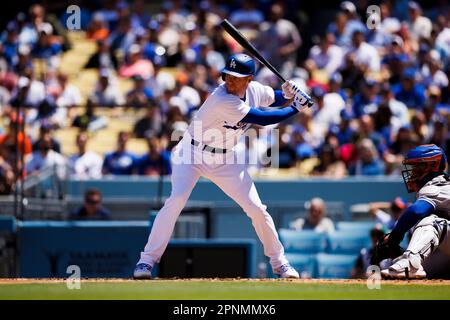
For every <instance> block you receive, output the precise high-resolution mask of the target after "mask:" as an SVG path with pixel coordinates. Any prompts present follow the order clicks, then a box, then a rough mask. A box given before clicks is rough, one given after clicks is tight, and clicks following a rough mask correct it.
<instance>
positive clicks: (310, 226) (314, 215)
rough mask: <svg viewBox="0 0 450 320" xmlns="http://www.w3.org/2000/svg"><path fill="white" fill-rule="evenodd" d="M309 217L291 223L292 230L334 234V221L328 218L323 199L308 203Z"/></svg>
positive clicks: (312, 200)
mask: <svg viewBox="0 0 450 320" xmlns="http://www.w3.org/2000/svg"><path fill="white" fill-rule="evenodd" d="M305 207H306V209H307V210H308V215H307V216H306V218H298V219H295V220H294V221H292V222H290V223H289V226H290V228H292V229H294V230H299V231H300V230H314V231H316V232H319V233H322V232H323V233H327V234H329V233H332V232H334V230H335V228H334V223H333V221H332V220H331V219H330V218H328V217H326V206H325V202H324V201H323V199H321V198H313V199H311V201H309V202H308V203H306V205H305Z"/></svg>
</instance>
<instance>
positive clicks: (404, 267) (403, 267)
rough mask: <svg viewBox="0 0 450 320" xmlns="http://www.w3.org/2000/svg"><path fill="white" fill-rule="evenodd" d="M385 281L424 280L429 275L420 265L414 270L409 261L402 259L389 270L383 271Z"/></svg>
mask: <svg viewBox="0 0 450 320" xmlns="http://www.w3.org/2000/svg"><path fill="white" fill-rule="evenodd" d="M381 276H382V277H383V278H384V279H424V278H426V277H427V273H426V272H425V270H424V269H423V267H422V266H421V265H420V266H419V267H418V268H414V267H413V266H412V265H411V263H410V261H409V260H408V259H405V258H403V259H400V260H398V261H397V262H395V263H394V264H393V265H392V266H390V267H389V268H387V269H384V270H381Z"/></svg>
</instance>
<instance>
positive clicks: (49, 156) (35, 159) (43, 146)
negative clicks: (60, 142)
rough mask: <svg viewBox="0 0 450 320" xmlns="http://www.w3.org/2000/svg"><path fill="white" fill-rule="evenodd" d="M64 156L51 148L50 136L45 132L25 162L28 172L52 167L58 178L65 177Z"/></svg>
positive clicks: (65, 164) (31, 172) (36, 172)
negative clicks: (35, 149) (37, 147)
mask: <svg viewBox="0 0 450 320" xmlns="http://www.w3.org/2000/svg"><path fill="white" fill-rule="evenodd" d="M66 166H67V160H66V158H65V157H64V156H63V155H62V154H60V153H58V152H56V151H53V150H52V137H51V136H50V134H46V135H44V136H43V137H42V139H41V140H40V142H39V149H38V150H37V151H34V152H33V153H32V155H31V157H30V158H29V159H28V160H27V162H26V170H27V172H28V174H39V172H40V171H41V170H44V169H49V170H50V169H52V170H55V172H56V174H57V175H58V177H59V178H60V179H65V178H66V172H67V170H66Z"/></svg>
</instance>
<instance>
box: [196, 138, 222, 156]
mask: <svg viewBox="0 0 450 320" xmlns="http://www.w3.org/2000/svg"><path fill="white" fill-rule="evenodd" d="M191 144H192V145H193V146H196V147H198V146H199V145H200V142H198V141H197V140H194V139H191ZM202 151H209V152H211V153H226V152H227V149H220V148H214V147H210V146H208V145H206V144H204V145H203V148H202Z"/></svg>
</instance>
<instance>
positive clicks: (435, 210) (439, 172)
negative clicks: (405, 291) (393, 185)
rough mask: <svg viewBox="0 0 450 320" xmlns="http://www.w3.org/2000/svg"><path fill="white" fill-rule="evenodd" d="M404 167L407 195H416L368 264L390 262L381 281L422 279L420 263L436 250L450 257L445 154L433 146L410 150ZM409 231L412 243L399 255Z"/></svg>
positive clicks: (448, 178)
mask: <svg viewBox="0 0 450 320" xmlns="http://www.w3.org/2000/svg"><path fill="white" fill-rule="evenodd" d="M403 165H404V166H405V170H403V171H402V175H403V180H404V182H405V184H406V188H407V190H408V192H417V195H416V201H415V202H414V204H413V205H412V206H410V207H409V208H408V209H406V211H405V212H404V213H403V215H402V216H401V217H400V219H399V220H398V222H397V224H396V225H395V227H394V229H393V230H392V232H391V233H390V234H388V235H386V236H385V237H384V238H383V239H382V240H380V241H379V243H378V244H377V246H376V247H375V250H374V255H373V257H372V261H371V263H372V264H377V265H378V264H380V262H381V263H382V262H384V261H383V260H385V259H389V258H391V259H394V260H393V261H392V264H391V266H390V267H388V268H386V269H383V270H382V271H381V275H382V277H383V278H387V279H422V278H426V276H427V274H426V272H425V270H424V268H423V263H424V261H425V260H426V259H427V257H429V256H430V254H431V253H432V252H433V251H434V250H436V248H438V247H439V249H440V250H441V251H442V252H443V253H446V254H449V255H450V227H449V225H450V221H449V219H450V176H449V175H448V174H447V173H446V172H445V171H446V166H447V158H446V156H445V153H444V152H443V150H442V149H441V148H439V147H438V146H436V145H434V144H428V145H421V146H418V147H416V148H414V149H412V150H410V151H409V152H408V154H407V156H406V158H405V160H403ZM412 227H413V233H412V237H411V240H410V242H409V245H408V247H407V249H406V250H405V251H404V252H402V249H401V248H400V246H399V244H400V242H401V241H402V239H403V237H404V235H405V233H406V232H407V231H408V230H409V229H411V228H412Z"/></svg>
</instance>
